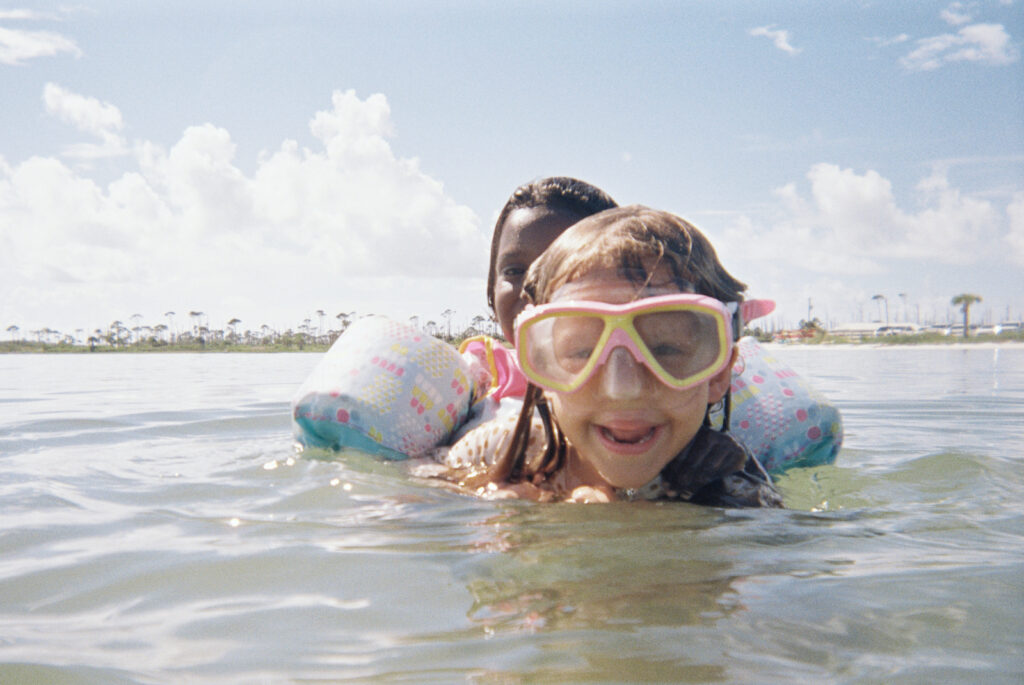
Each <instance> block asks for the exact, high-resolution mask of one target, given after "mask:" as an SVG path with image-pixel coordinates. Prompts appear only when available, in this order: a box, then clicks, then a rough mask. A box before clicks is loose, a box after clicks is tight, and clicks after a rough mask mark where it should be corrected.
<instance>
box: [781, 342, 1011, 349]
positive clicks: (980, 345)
mask: <svg viewBox="0 0 1024 685" xmlns="http://www.w3.org/2000/svg"><path fill="white" fill-rule="evenodd" d="M761 345H762V346H763V347H765V348H766V349H770V350H784V349H795V348H799V349H807V350H810V349H818V350H836V349H841V350H891V349H896V348H906V347H912V348H914V349H915V350H999V349H1018V350H1024V341H1021V340H978V341H976V342H975V341H972V340H967V341H964V340H958V341H956V342H948V343H937V342H893V343H879V342H873V341H872V342H867V341H865V342H859V343H855V342H841V343H830V342H823V343H799V342H797V343H794V342H785V343H782V342H766V343H761Z"/></svg>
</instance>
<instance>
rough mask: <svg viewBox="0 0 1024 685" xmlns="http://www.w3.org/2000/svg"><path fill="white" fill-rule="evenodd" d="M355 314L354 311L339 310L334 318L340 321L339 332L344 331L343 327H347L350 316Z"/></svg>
mask: <svg viewBox="0 0 1024 685" xmlns="http://www.w3.org/2000/svg"><path fill="white" fill-rule="evenodd" d="M353 316H355V312H339V313H338V314H337V315H336V316H335V317H334V318H336V319H337V320H338V321H340V322H341V332H342V333H344V332H345V329H346V328H348V324H349V322H350V321H351V320H352V317H353Z"/></svg>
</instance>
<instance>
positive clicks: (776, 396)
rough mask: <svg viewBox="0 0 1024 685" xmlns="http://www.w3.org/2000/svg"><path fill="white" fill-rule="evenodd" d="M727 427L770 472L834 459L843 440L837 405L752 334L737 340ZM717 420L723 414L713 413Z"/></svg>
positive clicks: (714, 424)
mask: <svg viewBox="0 0 1024 685" xmlns="http://www.w3.org/2000/svg"><path fill="white" fill-rule="evenodd" d="M737 347H738V348H739V353H740V358H739V361H738V362H737V364H736V366H735V367H734V368H733V375H732V414H731V417H730V420H729V432H730V433H732V434H733V435H734V436H735V437H736V439H738V440H739V441H740V442H742V443H743V444H744V445H745V446H746V447H747V449H749V450H750V451H751V452H752V453H753V454H754V456H755V457H757V460H758V461H760V462H761V465H762V466H764V467H765V469H767V470H768V471H774V472H776V473H777V472H779V471H782V470H785V469H788V468H791V467H794V466H818V465H820V464H831V463H833V462H834V461H835V459H836V455H837V454H838V453H839V448H840V447H841V446H842V443H843V425H842V420H841V418H840V415H839V410H838V409H837V408H836V407H835V406H833V405H831V404H829V403H828V401H827V400H826V399H825V398H824V397H822V396H821V395H820V394H819V393H818V392H817V391H816V390H815V389H814V388H812V387H811V386H810V384H809V383H808V382H807V381H806V380H804V379H803V378H802V377H801V376H800V375H799V374H798V373H797V372H796V371H794V370H793V369H791V368H790V367H789V366H787V365H786V364H784V363H783V362H781V361H780V360H779V359H777V358H776V357H774V356H773V355H772V354H770V353H769V351H767V350H765V349H764V348H763V347H761V345H760V344H758V342H757V340H755V339H754V338H742V339H741V340H740V341H739V343H737ZM711 418H712V425H713V426H715V427H718V426H720V425H721V414H720V413H719V414H717V415H715V414H713V415H712V417H711Z"/></svg>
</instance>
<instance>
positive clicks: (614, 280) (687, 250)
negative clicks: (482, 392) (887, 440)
mask: <svg viewBox="0 0 1024 685" xmlns="http://www.w3.org/2000/svg"><path fill="white" fill-rule="evenodd" d="M499 242H500V240H499ZM499 273H500V262H499ZM744 289H745V286H744V285H743V284H742V283H741V282H739V281H737V280H736V279H735V278H733V277H732V276H731V275H729V274H728V272H726V271H725V269H724V268H723V267H722V265H721V264H720V263H719V261H718V258H717V256H716V254H715V252H714V249H713V248H712V246H711V244H710V243H709V242H708V241H707V239H706V238H705V237H704V236H703V235H702V234H701V233H700V232H699V231H697V229H695V228H694V227H693V226H691V225H690V224H688V223H687V222H685V221H683V220H682V219H679V218H678V217H675V216H673V215H671V214H668V213H665V212H658V211H654V210H651V209H648V208H645V207H639V206H633V207H625V208H618V209H610V210H607V211H604V212H601V213H599V214H596V215H593V216H591V217H589V218H586V219H583V220H582V221H580V222H579V223H576V224H575V225H573V226H572V227H571V228H569V229H568V230H566V231H565V232H564V233H562V234H561V236H559V237H558V238H557V239H555V241H554V242H553V243H552V245H551V247H550V248H548V249H547V250H546V251H545V252H544V253H543V255H541V256H540V258H539V259H537V260H536V261H535V262H534V263H533V265H532V266H530V267H529V270H528V272H527V274H526V278H525V281H524V283H523V291H524V293H525V294H526V297H527V299H528V300H529V302H530V305H529V306H527V307H526V308H525V309H524V310H523V311H522V312H521V313H520V314H519V316H518V317H517V319H516V325H515V340H516V355H517V359H518V360H519V363H520V365H521V368H522V371H523V373H524V374H525V375H526V377H527V378H528V379H529V386H528V389H527V392H526V397H525V402H524V404H523V407H522V411H521V412H520V413H519V415H518V417H513V418H512V420H511V421H509V420H505V419H496V420H494V421H491V422H488V423H485V424H483V425H481V426H479V427H477V428H475V429H473V430H472V431H470V432H469V433H468V434H466V435H465V436H464V437H463V438H462V439H461V440H459V441H458V442H457V443H456V444H455V445H454V446H453V447H452V448H451V449H450V450H448V451H447V454H446V456H445V457H444V464H445V465H446V466H447V467H448V471H447V472H446V474H445V475H444V477H445V478H447V479H449V480H454V481H456V482H459V483H460V484H462V485H463V486H464V487H467V488H469V489H471V490H474V491H477V492H479V493H480V494H484V495H489V496H495V497H521V498H527V499H535V500H570V501H609V500H613V499H620V498H633V497H641V498H645V499H676V500H684V501H690V502H694V503H700V504H713V505H721V506H781V498H780V496H779V494H778V493H777V491H776V490H775V489H774V488H773V487H772V485H771V480H770V478H769V477H768V476H767V474H766V473H765V472H764V470H763V469H762V468H761V467H760V465H759V464H758V463H757V461H756V460H755V459H753V458H752V457H750V456H749V454H748V453H747V452H746V451H745V449H744V448H743V447H742V446H741V445H740V444H739V443H737V442H736V441H735V440H733V439H732V438H731V437H730V436H729V435H727V434H724V433H719V432H716V431H713V430H711V429H710V427H709V426H708V422H707V415H708V409H709V408H710V407H711V406H712V405H714V404H715V403H717V402H719V401H720V400H721V399H722V398H723V397H724V396H725V394H726V392H727V390H728V388H729V384H730V380H731V369H732V364H733V361H734V360H735V355H736V352H735V347H734V342H735V338H736V336H737V333H738V330H739V328H741V326H742V321H741V317H740V316H739V315H738V313H737V312H738V311H739V310H740V306H741V302H742V300H743V296H742V292H743V290H744ZM535 408H536V410H537V411H536V413H535V411H534V410H535Z"/></svg>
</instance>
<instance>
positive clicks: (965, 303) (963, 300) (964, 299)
mask: <svg viewBox="0 0 1024 685" xmlns="http://www.w3.org/2000/svg"><path fill="white" fill-rule="evenodd" d="M975 302H981V295H972V294H971V293H960V294H959V295H956V296H955V297H954V298H953V299H952V300H950V304H952V305H953V306H954V307H960V311H962V312H963V313H964V337H965V338H966V337H967V336H968V335H970V330H971V329H970V325H969V324H970V322H971V305H972V304H974V303H975Z"/></svg>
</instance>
